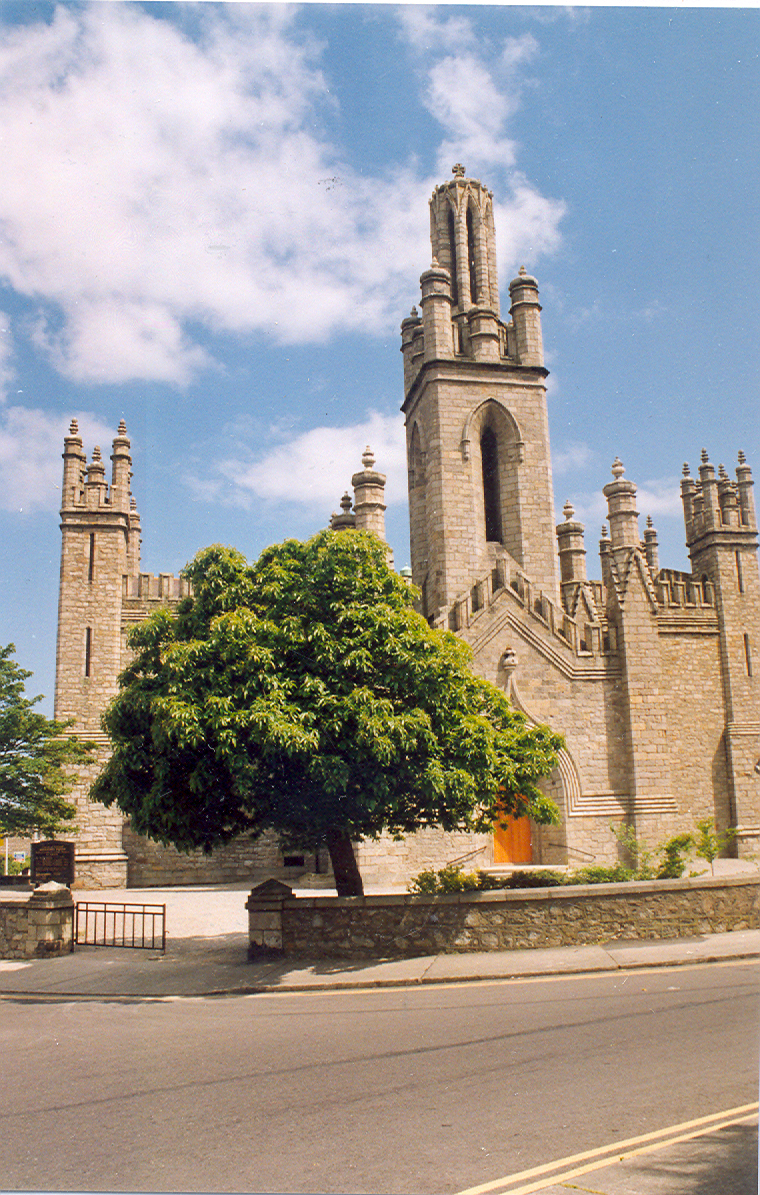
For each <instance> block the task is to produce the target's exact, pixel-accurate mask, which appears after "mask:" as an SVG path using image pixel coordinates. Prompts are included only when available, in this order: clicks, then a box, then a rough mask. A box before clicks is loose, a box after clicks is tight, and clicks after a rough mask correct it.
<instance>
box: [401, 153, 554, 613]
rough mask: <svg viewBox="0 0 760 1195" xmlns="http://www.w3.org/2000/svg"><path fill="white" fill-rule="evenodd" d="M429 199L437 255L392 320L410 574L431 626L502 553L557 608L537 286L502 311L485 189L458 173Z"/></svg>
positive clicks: (516, 285) (514, 293)
mask: <svg viewBox="0 0 760 1195" xmlns="http://www.w3.org/2000/svg"><path fill="white" fill-rule="evenodd" d="M452 173H453V176H454V177H453V178H452V179H451V180H450V181H449V182H447V183H443V184H442V185H441V186H439V187H436V189H435V191H434V192H433V196H432V198H431V200H430V240H431V245H432V250H433V260H432V264H431V267H430V269H429V270H426V271H425V273H424V274H423V275H422V277H421V278H420V285H421V288H422V295H421V300H420V307H421V309H422V314H421V315H420V314H419V312H418V311H417V309H416V308H414V307H413V308H412V312H411V315H409V316H408V317H407V318H406V319H405V320H404V321H403V322H402V325H401V337H402V344H401V351H402V353H403V355H404V394H405V397H404V403H403V406H402V410H403V412H404V415H405V419H406V444H407V465H408V470H409V513H410V524H411V555H412V577H413V580H414V583H415V585H417V586H418V587H419V588H420V590H421V591H422V600H423V612H424V614H425V615H426V616H427V617H428V618H433V617H435V616H436V615H438V614H439V613H440V612H441V611H442V610H444V609H445V608H447V607H448V606H449V605H450V604H451V603H452V602H453V601H454V599H455V598H456V597H457V596H458V595H460V594H461V593H462V592H463V591H464V590H466V589H468V588H469V586H470V585H471V584H472V582H473V580H474V579H475V577H476V576H478V575H482V574H483V573H484V572H486V571H487V570H488V569H489V568H493V567H494V566H495V564H496V561H497V560H498V559H499V558H500V557H506V558H508V559H509V560H511V561H512V562H513V563H514V564H516V565H517V566H518V568H520V569H521V570H522V571H523V572H524V573H525V574H526V576H528V577H529V578H530V580H531V581H532V582H533V585H534V586H535V587H536V589H540V590H542V591H543V592H544V593H545V594H547V596H549V597H550V598H552V600H554V601H557V600H558V581H557V549H556V541H555V534H554V511H553V493H552V478H551V459H550V452H549V427H548V419H547V413H546V384H545V382H546V377H547V370H546V369H545V368H544V358H543V344H542V339H541V307H540V304H539V301H538V286H537V283H536V280H535V278H532V277H531V276H530V275H529V274H528V273H527V272H526V271H525V269H524V268H523V269H521V270H520V273H519V275H518V277H517V278H515V279H514V281H513V282H511V283H510V287H509V296H510V300H511V306H510V316H511V320H510V321H509V322H508V323H505V322H504V321H503V320H502V319H501V316H500V304H499V286H498V276H497V265H496V237H495V232H494V218H493V192H492V191H489V190H487V188H486V187H484V186H483V184H482V183H481V182H479V181H478V180H477V179H472V178H467V177H466V176H465V170H464V167H463V166H460V165H456V166H455V167H454V168H453V171H452Z"/></svg>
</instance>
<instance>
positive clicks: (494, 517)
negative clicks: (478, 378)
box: [480, 427, 502, 544]
mask: <svg viewBox="0 0 760 1195" xmlns="http://www.w3.org/2000/svg"><path fill="white" fill-rule="evenodd" d="M480 456H481V461H482V464H483V504H484V508H485V518H486V539H487V540H488V541H489V542H490V543H499V544H500V543H502V538H501V494H500V492H499V452H498V446H497V443H496V436H495V434H494V432H493V429H492V428H490V427H487V428H486V429H485V431H484V432H483V435H482V436H481V437H480Z"/></svg>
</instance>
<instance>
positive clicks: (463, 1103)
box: [0, 963, 758, 1195]
mask: <svg viewBox="0 0 760 1195" xmlns="http://www.w3.org/2000/svg"><path fill="white" fill-rule="evenodd" d="M757 997H758V967H757V964H756V963H750V964H747V963H745V964H741V963H732V964H712V965H706V966H699V967H681V968H674V969H658V970H656V971H654V970H653V971H650V972H635V973H628V974H625V975H620V974H616V975H610V974H603V975H593V976H588V977H577V976H573V977H557V978H552V979H541V980H522V981H510V982H494V983H481V984H468V985H462V986H458V985H447V986H445V987H440V988H414V989H384V990H377V991H361V992H339V993H336V992H313V993H307V994H300V993H299V994H289V995H288V994H277V995H258V996H245V997H231V998H225V999H209V998H203V999H169V1000H158V1001H144V1000H142V1001H133V1002H124V1001H112V1002H108V1001H103V1000H97V1001H96V1000H93V1001H63V1000H60V1001H59V1000H45V999H40V1000H38V999H32V998H28V999H21V998H19V999H16V1000H11V999H5V1000H3V1001H2V1002H0V1079H1V1081H2V1091H3V1100H2V1111H1V1112H0V1142H2V1146H1V1149H2V1154H1V1157H2V1162H1V1163H0V1165H1V1171H0V1173H2V1176H3V1177H2V1185H3V1186H4V1187H5V1188H6V1189H8V1190H36V1191H40V1190H55V1191H59V1190H66V1191H95V1190H99V1191H103V1190H105V1191H124V1190H146V1191H193V1192H195V1191H249V1192H323V1193H327V1192H390V1193H396V1192H398V1193H402V1192H420V1193H421V1195H426V1193H428V1192H431V1193H437V1195H449V1193H452V1195H453V1193H456V1192H462V1191H465V1190H471V1189H472V1188H479V1189H480V1191H481V1192H482V1195H487V1192H488V1193H490V1192H492V1193H493V1195H499V1193H500V1192H503V1193H504V1195H506V1192H510V1193H513V1195H516V1193H517V1192H519V1193H520V1195H527V1192H528V1191H538V1190H541V1191H544V1192H547V1193H548V1192H552V1195H555V1193H556V1195H559V1193H560V1192H561V1193H562V1195H567V1192H568V1190H570V1189H573V1190H576V1191H578V1190H580V1191H592V1192H602V1193H603V1195H608V1193H609V1195H627V1193H630V1195H649V1193H650V1192H652V1195H654V1193H655V1192H656V1193H657V1195H665V1193H668V1195H669V1193H670V1192H673V1195H675V1193H676V1192H678V1195H707V1193H708V1192H709V1193H710V1195H716V1193H719V1195H747V1193H748V1192H754V1191H755V1190H756V1189H757V1170H756V1156H757V1131H756V1129H757V1120H756V1116H757V1113H756V1107H757V1105H756V1101H757V1096H758V998H757ZM742 1117H743V1119H742ZM641 1149H644V1150H645V1151H646V1152H644V1153H641V1152H636V1151H640V1150H641ZM629 1155H630V1156H629ZM620 1157H623V1161H622V1162H621V1161H620V1160H619V1159H620ZM600 1162H601V1163H602V1164H601V1165H599V1163H600ZM576 1172H577V1173H576ZM536 1184H538V1185H536ZM626 1184H627V1185H626ZM473 1195H475V1193H474V1192H473Z"/></svg>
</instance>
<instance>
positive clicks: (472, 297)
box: [467, 207, 478, 303]
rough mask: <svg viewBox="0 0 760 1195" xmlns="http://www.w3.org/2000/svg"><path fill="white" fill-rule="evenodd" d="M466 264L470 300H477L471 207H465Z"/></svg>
mask: <svg viewBox="0 0 760 1195" xmlns="http://www.w3.org/2000/svg"><path fill="white" fill-rule="evenodd" d="M467 264H468V266H469V269H470V301H471V302H473V303H477V301H478V279H477V272H476V270H475V232H474V230H473V227H472V208H470V207H468V209H467Z"/></svg>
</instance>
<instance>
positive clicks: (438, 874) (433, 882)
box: [407, 863, 483, 895]
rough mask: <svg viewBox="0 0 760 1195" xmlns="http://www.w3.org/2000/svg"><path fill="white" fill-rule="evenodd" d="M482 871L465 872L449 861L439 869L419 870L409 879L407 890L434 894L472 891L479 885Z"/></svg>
mask: <svg viewBox="0 0 760 1195" xmlns="http://www.w3.org/2000/svg"><path fill="white" fill-rule="evenodd" d="M482 874H483V873H482V872H475V871H470V872H465V871H463V870H462V868H461V867H460V866H459V865H457V864H454V863H449V864H448V865H447V866H446V867H442V868H440V870H439V871H432V870H429V871H421V872H420V873H419V875H416V876H415V877H414V879H412V880H410V881H409V884H408V885H407V890H408V891H409V892H418V893H424V894H425V895H435V894H437V893H446V892H473V891H477V890H478V888H479V887H480V884H479V881H478V876H479V875H482Z"/></svg>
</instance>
